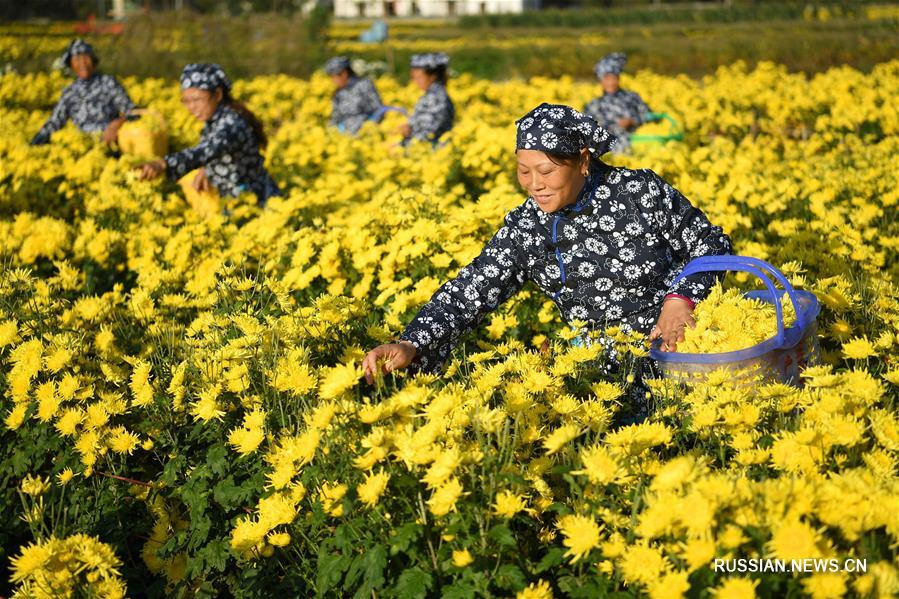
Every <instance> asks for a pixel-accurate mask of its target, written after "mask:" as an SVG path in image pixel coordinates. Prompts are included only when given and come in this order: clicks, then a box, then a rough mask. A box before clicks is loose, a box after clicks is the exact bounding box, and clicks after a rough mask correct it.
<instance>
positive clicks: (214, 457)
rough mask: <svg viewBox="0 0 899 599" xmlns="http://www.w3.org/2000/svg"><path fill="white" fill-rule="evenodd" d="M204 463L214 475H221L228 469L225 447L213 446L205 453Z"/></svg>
mask: <svg viewBox="0 0 899 599" xmlns="http://www.w3.org/2000/svg"><path fill="white" fill-rule="evenodd" d="M206 463H207V464H208V465H209V470H210V471H211V472H212V473H213V474H216V475H219V476H220V475H222V474H224V473H225V471H226V470H227V469H228V449H227V447H226V446H225V445H213V446H212V447H210V448H209V451H207V452H206Z"/></svg>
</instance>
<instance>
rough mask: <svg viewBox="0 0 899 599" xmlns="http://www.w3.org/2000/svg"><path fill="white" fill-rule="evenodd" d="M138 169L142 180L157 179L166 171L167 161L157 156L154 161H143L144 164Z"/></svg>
mask: <svg viewBox="0 0 899 599" xmlns="http://www.w3.org/2000/svg"><path fill="white" fill-rule="evenodd" d="M137 170H138V171H140V179H141V181H146V180H148V179H155V178H156V177H158V176H159V175H161V174H162V173H164V172H165V161H164V160H162V159H161V158H157V159H156V160H154V161H153V162H145V163H143V164H142V165H140V166H138V167H137Z"/></svg>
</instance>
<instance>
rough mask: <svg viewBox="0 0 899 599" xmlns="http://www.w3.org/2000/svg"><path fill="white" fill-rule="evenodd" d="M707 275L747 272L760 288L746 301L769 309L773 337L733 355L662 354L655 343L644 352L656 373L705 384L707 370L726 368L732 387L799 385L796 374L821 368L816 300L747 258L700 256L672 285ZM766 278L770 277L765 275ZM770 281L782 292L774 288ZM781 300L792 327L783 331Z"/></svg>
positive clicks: (760, 262)
mask: <svg viewBox="0 0 899 599" xmlns="http://www.w3.org/2000/svg"><path fill="white" fill-rule="evenodd" d="M712 271H732V272H738V271H739V272H747V273H750V274H753V275H755V276H756V277H758V278H759V279H760V280H761V281H762V283H764V285H765V289H757V290H754V291H749V292H747V293H745V294H744V295H745V297H747V298H752V299H757V300H761V301H763V302H768V303H769V304H773V305H774V312H775V314H776V318H777V333H776V334H775V335H774V336H773V337H770V338H768V339H766V340H764V341H762V342H761V343H758V344H756V345H753V346H751V347H747V348H746V349H741V350H738V351H730V352H722V353H714V354H693V353H681V352H664V351H661V350H660V349H659V346H660V345H661V343H660V341H657V342H656V343H655V344H654V345H653V347H652V349H650V351H649V357H650V358H652V359H653V360H655V362H656V366H657V368H658V370H659V371H660V373H661V374H662V375H663V376H665V377H667V378H670V379H675V380H678V381H681V382H686V383H691V384H692V383H698V382H702V381H703V380H705V378H706V377H707V376H708V374H709V373H710V372H712V371H715V370H719V369H722V368H726V369H727V370H730V371H731V372H732V373H733V375H734V380H735V381H737V382H745V383H751V382H754V381H762V382H782V383H788V384H792V385H797V386H799V385H801V378H800V374H801V372H802V370H803V369H804V368H805V367H806V366H812V365H815V364H820V362H821V346H820V344H819V343H818V326H817V321H816V319H817V317H818V313H819V312H820V310H821V306H820V305H819V303H818V298H816V297H815V294H813V293H811V292H809V291H803V290H796V289H793V286H792V285H790V282H789V281H788V280H787V278H786V277H785V276H784V275H783V273H782V272H780V271H779V270H777V269H776V268H775V267H774V266H772V265H770V264H768V263H767V262H764V261H763V260H759V259H758V258H750V257H748V256H703V257H701V258H696V259H694V260H692V261H691V262H690V263H689V264H687V266H686V267H685V268H684V270H683V272H681V273H680V274H679V275H678V276H677V278H676V279H675V282H677V281H679V280H681V279H683V278H684V277H687V276H689V275H692V274H696V273H702V272H712ZM769 274H770V275H771V276H770V277H769V276H768V275H769ZM771 277H773V278H774V280H776V281H777V282H778V283H780V284H781V286H782V287H783V290H779V289H777V288H776V287H775V286H774V283H773V282H772V280H771ZM784 297H787V298H789V300H790V301H791V302H792V303H793V308H794V310H795V312H796V322H795V323H794V324H793V326H790V327H786V326H784V319H783V306H782V303H783V301H784Z"/></svg>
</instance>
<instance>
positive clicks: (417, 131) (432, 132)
mask: <svg viewBox="0 0 899 599" xmlns="http://www.w3.org/2000/svg"><path fill="white" fill-rule="evenodd" d="M435 85H436V84H435ZM452 111H453V109H452V107H451V105H450V100H449V96H447V94H446V93H445V92H444V93H440V91H431V90H430V89H429V90H428V91H427V92H425V94H424V96H422V98H421V99H420V100H419V101H418V103H417V104H416V105H415V110H414V112H413V113H412V116H411V117H410V118H409V127H410V128H411V130H412V132H411V137H412V138H414V139H420V140H424V141H431V140H432V139H434V137H435V136H436V135H437V134H438V133H440V132H441V131H442V130H443V129H446V128H447V125H448V123H447V122H446V121H448V120H449V118H450V114H452Z"/></svg>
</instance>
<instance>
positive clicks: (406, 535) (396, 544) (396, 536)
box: [390, 522, 421, 555]
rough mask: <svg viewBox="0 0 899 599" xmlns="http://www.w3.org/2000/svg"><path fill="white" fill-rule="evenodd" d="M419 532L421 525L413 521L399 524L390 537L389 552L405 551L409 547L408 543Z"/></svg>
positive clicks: (410, 542)
mask: <svg viewBox="0 0 899 599" xmlns="http://www.w3.org/2000/svg"><path fill="white" fill-rule="evenodd" d="M420 534H421V525H420V524H416V523H414V522H407V523H406V524H403V525H402V526H400V527H399V528H398V529H396V531H395V532H394V533H393V536H392V537H390V553H391V555H396V554H397V553H405V552H406V551H408V549H409V545H411V544H412V542H413V541H414V540H415V539H417V538H418V536H419V535H420Z"/></svg>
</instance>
